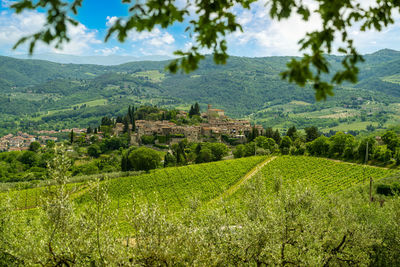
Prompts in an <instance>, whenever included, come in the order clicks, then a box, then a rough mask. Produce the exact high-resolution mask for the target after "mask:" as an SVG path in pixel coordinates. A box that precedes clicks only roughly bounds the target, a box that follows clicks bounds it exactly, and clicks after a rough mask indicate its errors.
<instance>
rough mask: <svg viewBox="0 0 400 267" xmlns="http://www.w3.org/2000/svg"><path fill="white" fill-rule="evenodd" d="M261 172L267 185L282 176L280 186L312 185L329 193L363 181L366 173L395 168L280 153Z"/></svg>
mask: <svg viewBox="0 0 400 267" xmlns="http://www.w3.org/2000/svg"><path fill="white" fill-rule="evenodd" d="M262 173H263V175H264V177H265V178H266V180H265V182H266V184H267V186H268V188H270V189H272V188H273V186H274V182H275V181H276V179H281V180H282V181H283V184H282V186H286V185H290V184H296V183H302V184H304V185H309V186H311V185H315V186H316V187H317V188H318V191H319V192H320V193H321V194H329V193H333V192H338V191H341V190H344V189H347V188H350V187H352V186H354V185H357V184H360V183H363V182H365V181H366V180H368V179H369V177H372V178H373V179H374V180H375V181H377V180H379V179H381V178H384V177H387V176H389V175H390V174H392V173H394V171H393V170H388V169H382V168H376V167H364V166H362V165H354V164H348V163H342V162H335V161H332V160H329V159H322V158H314V157H306V156H282V157H278V158H277V159H275V160H273V161H272V162H270V163H269V164H267V165H266V166H265V167H264V168H263V169H262Z"/></svg>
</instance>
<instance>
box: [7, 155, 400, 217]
mask: <svg viewBox="0 0 400 267" xmlns="http://www.w3.org/2000/svg"><path fill="white" fill-rule="evenodd" d="M266 159H267V158H266V157H265V156H259V157H249V158H241V159H234V160H226V161H219V162H212V163H204V164H196V165H189V166H182V167H171V168H164V169H157V170H154V171H151V172H150V173H144V174H140V175H137V176H130V177H121V178H115V179H110V180H106V181H105V182H102V183H103V184H104V185H106V188H107V191H108V195H109V196H110V199H111V205H112V206H113V208H122V207H123V206H124V205H126V204H129V203H132V201H133V197H132V196H134V198H135V200H136V201H138V202H141V203H155V202H159V204H161V205H162V207H163V209H164V210H165V211H166V212H175V211H179V210H181V209H182V208H185V207H188V206H189V205H201V204H204V203H209V202H210V201H212V200H215V199H218V198H219V197H221V196H223V194H224V193H226V192H227V191H228V190H230V189H232V186H233V185H235V184H237V183H238V181H240V179H241V178H243V177H244V176H245V175H246V174H248V173H249V172H250V171H251V170H253V169H254V168H255V167H256V166H257V165H258V164H260V163H261V162H263V161H264V160H266ZM394 172H395V171H394V170H389V169H383V168H376V167H371V166H362V165H356V164H350V163H344V162H337V161H333V160H328V159H323V158H315V157H305V156H280V157H276V158H271V161H270V162H268V163H267V164H266V165H265V166H264V167H263V168H262V169H261V170H260V171H259V173H257V172H256V173H255V175H256V176H258V175H259V174H261V176H262V178H263V179H264V181H265V183H266V186H267V188H270V189H271V188H273V186H274V184H275V182H276V181H277V180H278V179H279V180H280V181H281V184H282V186H285V184H289V183H302V184H306V185H312V186H315V187H316V188H317V189H318V191H320V192H321V194H322V195H326V194H329V193H335V192H338V191H341V190H344V189H347V188H350V187H352V186H354V185H357V184H360V183H362V182H364V181H367V180H369V178H370V177H372V178H373V179H374V181H377V180H379V179H381V178H384V177H387V176H389V175H391V174H393V173H394ZM254 180H255V178H254V177H253V178H251V179H250V180H249V181H248V182H247V183H252V182H254ZM67 188H68V190H69V191H70V193H71V196H72V199H74V201H76V203H78V204H79V205H81V204H83V205H86V204H88V205H90V203H91V201H92V199H91V197H90V196H89V194H88V192H89V190H90V189H91V186H90V184H89V183H75V184H68V185H67ZM45 190H46V189H45V188H33V189H26V190H19V191H13V192H11V193H10V194H11V197H12V198H13V199H14V200H16V202H17V206H18V207H19V208H20V209H29V208H33V207H36V206H38V205H40V199H41V196H43V192H45ZM245 190H246V186H241V188H240V189H239V190H238V192H236V193H234V194H233V196H232V197H229V198H230V199H231V200H234V199H236V200H238V199H240V196H241V195H242V194H245V193H246V191H245ZM2 196H5V194H0V197H2Z"/></svg>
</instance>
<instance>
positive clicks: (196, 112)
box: [193, 102, 200, 116]
mask: <svg viewBox="0 0 400 267" xmlns="http://www.w3.org/2000/svg"><path fill="white" fill-rule="evenodd" d="M193 109H194V115H197V116H200V106H199V103H197V102H196V104H194V108H193Z"/></svg>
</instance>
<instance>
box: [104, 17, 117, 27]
mask: <svg viewBox="0 0 400 267" xmlns="http://www.w3.org/2000/svg"><path fill="white" fill-rule="evenodd" d="M117 19H118V18H117V17H116V16H112V17H110V16H107V18H106V20H107V21H106V26H107V27H111V26H112V25H114V23H115V22H116V21H117Z"/></svg>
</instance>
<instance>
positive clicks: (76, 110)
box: [0, 49, 400, 135]
mask: <svg viewBox="0 0 400 267" xmlns="http://www.w3.org/2000/svg"><path fill="white" fill-rule="evenodd" d="M77 58H80V57H77ZM89 58H91V57H89ZM100 58H101V57H100ZM106 58H109V57H106ZM117 58H119V57H117ZM364 58H365V60H366V61H365V62H364V63H362V64H360V65H359V68H360V74H359V82H358V83H356V84H349V83H346V84H343V85H342V86H339V87H337V88H335V90H334V92H335V96H334V97H330V98H329V99H328V100H327V101H321V102H316V101H315V96H314V93H315V92H314V90H313V89H312V87H311V86H306V87H305V88H301V87H299V86H297V85H295V84H292V83H288V82H287V81H284V80H282V79H281V77H280V75H279V74H280V73H281V72H282V71H283V70H285V68H286V63H287V62H288V61H289V60H290V59H291V57H264V58H246V57H233V56H232V57H230V58H229V59H228V62H227V64H226V65H216V64H215V63H214V61H213V59H212V57H211V56H207V57H206V59H205V60H203V61H202V62H201V64H200V66H199V68H198V70H196V71H194V72H192V73H190V74H179V73H178V74H171V73H168V72H165V66H166V65H167V64H168V61H135V62H129V63H124V64H120V65H112V66H105V65H97V64H99V61H97V64H96V65H87V64H65V63H63V64H60V63H53V62H49V61H43V60H32V59H30V60H27V59H15V58H11V57H1V56H0V135H1V134H2V133H3V132H4V133H6V132H9V131H11V130H16V129H19V130H24V131H28V130H29V129H43V130H44V129H55V128H70V127H87V126H88V125H97V124H98V123H99V120H100V118H101V117H102V116H116V115H123V114H125V113H126V109H127V107H128V106H129V105H135V106H139V105H145V104H146V105H157V106H161V107H166V108H178V109H188V107H190V105H191V104H194V103H195V102H198V103H199V104H200V106H201V108H202V109H203V110H205V109H206V107H207V104H212V105H213V106H214V107H216V108H222V109H224V110H225V111H226V113H227V115H229V116H231V117H234V118H249V119H251V120H253V121H255V122H257V123H261V124H263V125H264V126H266V127H267V126H272V127H277V128H280V129H287V128H288V127H289V126H291V125H296V126H297V127H300V128H303V127H307V126H310V125H315V126H318V127H319V128H320V129H321V130H324V131H329V130H349V129H351V130H353V129H354V130H365V129H366V126H369V129H373V128H384V127H388V126H390V125H393V124H400V52H398V51H394V50H388V49H385V50H380V51H378V52H376V53H373V54H369V55H365V56H364ZM121 60H122V59H121ZM125 60H128V61H130V60H131V58H126V59H125ZM328 60H329V63H330V65H331V67H332V71H334V70H336V69H338V68H340V66H341V64H340V62H341V58H340V57H338V56H329V57H328ZM93 62H94V61H93ZM93 62H92V63H93ZM114 62H116V61H114ZM85 63H88V61H85Z"/></svg>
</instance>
